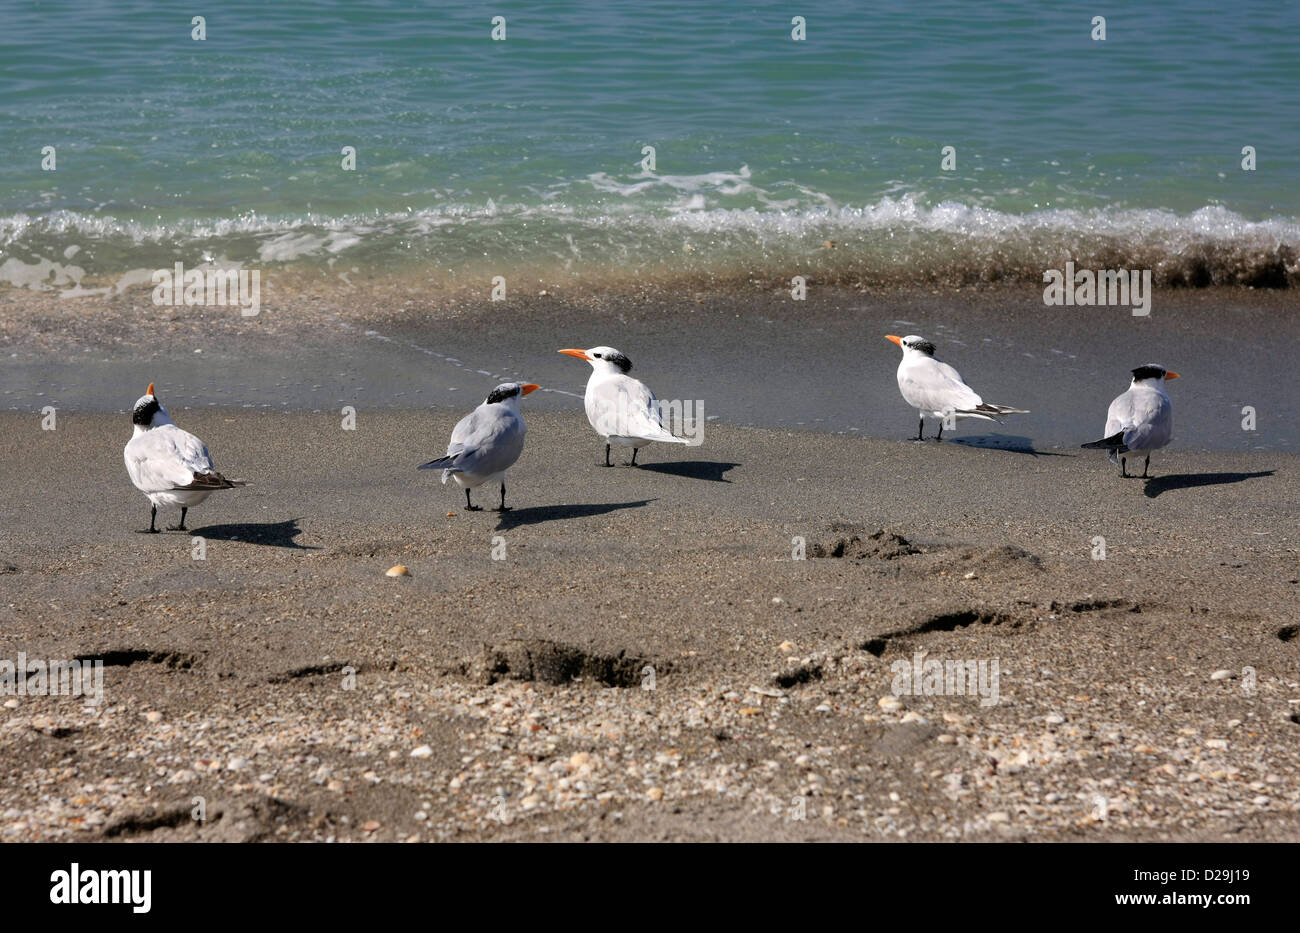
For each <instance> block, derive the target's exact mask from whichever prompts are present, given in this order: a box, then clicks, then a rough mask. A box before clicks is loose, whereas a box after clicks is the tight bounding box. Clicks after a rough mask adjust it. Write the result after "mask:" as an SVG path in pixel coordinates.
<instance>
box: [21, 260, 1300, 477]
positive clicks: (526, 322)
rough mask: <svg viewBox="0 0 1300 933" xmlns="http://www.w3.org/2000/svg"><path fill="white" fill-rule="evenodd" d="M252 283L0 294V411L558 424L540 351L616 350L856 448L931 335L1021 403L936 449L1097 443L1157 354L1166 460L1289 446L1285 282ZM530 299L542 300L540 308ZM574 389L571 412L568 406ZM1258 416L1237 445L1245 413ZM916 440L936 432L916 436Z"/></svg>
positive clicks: (572, 379) (731, 401) (565, 386)
mask: <svg viewBox="0 0 1300 933" xmlns="http://www.w3.org/2000/svg"><path fill="white" fill-rule="evenodd" d="M278 281H279V280H278V279H277V278H276V277H275V276H271V275H268V276H267V283H266V287H265V304H264V307H263V310H262V312H261V314H260V315H259V316H258V317H256V318H241V317H239V316H238V313H237V312H236V311H234V310H233V309H226V308H161V309H160V308H155V307H153V306H152V305H151V304H150V303H149V293H148V290H139V289H137V290H134V291H130V292H127V293H125V294H123V295H119V296H117V297H115V298H113V299H112V300H109V301H103V300H101V299H84V300H59V299H58V298H55V297H51V296H49V295H45V294H35V295H33V294H31V293H26V292H17V291H14V290H10V291H8V292H0V338H2V342H0V352H3V354H4V356H6V357H7V358H8V359H7V361H6V365H5V366H4V367H0V410H5V409H7V410H11V411H35V410H39V409H40V408H41V407H43V406H44V405H47V404H50V405H55V406H61V407H66V408H70V409H75V410H79V411H125V410H126V409H127V408H128V407H129V406H130V405H131V403H132V402H134V400H135V399H136V398H137V397H138V396H139V395H140V394H141V393H142V392H143V391H144V387H145V386H146V385H148V384H149V383H150V382H156V383H157V385H158V387H159V391H160V392H161V393H162V395H163V398H164V401H165V402H166V403H167V404H168V405H169V406H171V408H172V409H173V410H174V411H184V410H186V409H187V408H205V407H210V406H220V407H229V408H248V409H252V410H258V411H304V410H305V411H322V412H324V411H329V410H333V411H339V410H340V409H341V408H342V407H343V406H344V405H351V406H353V407H356V408H357V409H358V411H366V410H377V409H388V410H393V409H418V408H432V407H446V408H465V409H466V410H468V408H470V407H473V405H475V404H477V403H478V402H479V401H481V400H482V399H483V397H485V396H486V395H487V392H488V391H489V390H490V389H491V388H492V387H493V386H494V385H496V384H497V383H498V382H502V381H505V380H523V381H529V382H537V383H541V384H542V386H543V387H544V389H543V391H541V392H538V393H534V394H533V396H531V397H530V399H529V403H530V406H531V407H532V409H533V410H537V411H557V412H558V411H573V410H574V409H575V406H576V404H577V399H576V397H580V396H581V394H582V391H583V387H584V385H585V383H586V379H587V372H588V370H587V368H586V367H585V366H583V365H582V364H581V363H580V362H578V361H575V360H573V359H570V358H567V357H564V356H560V355H558V354H556V352H555V351H556V350H557V349H559V348H561V347H572V346H580V347H591V346H597V345H601V344H607V345H611V346H615V347H617V348H618V349H620V350H623V351H624V352H625V353H627V354H628V355H629V356H630V357H631V358H632V361H633V364H634V369H633V373H634V375H637V376H638V377H640V378H643V379H645V380H646V381H647V382H648V383H649V385H650V386H651V387H652V388H654V389H655V391H656V392H657V393H658V394H659V396H660V397H661V398H666V399H674V398H675V399H689V400H702V401H703V403H704V408H705V412H706V415H707V416H708V417H710V418H716V419H718V420H719V421H721V422H722V423H726V424H732V425H738V426H745V425H752V426H756V427H767V428H794V429H797V430H814V431H822V432H831V433H836V432H852V433H855V434H861V435H865V436H871V437H881V438H891V439H892V438H898V439H902V438H906V437H908V436H909V435H911V434H913V433H915V430H916V419H915V414H914V412H913V411H912V410H911V409H910V408H908V407H907V406H906V405H905V404H904V403H903V402H902V401H901V399H900V398H899V397H898V388H897V384H896V382H895V377H894V372H895V369H896V368H897V365H898V358H899V352H898V348H897V347H895V346H894V345H893V344H891V343H889V342H888V341H886V340H885V339H884V335H885V334H900V335H905V334H909V333H917V334H921V335H923V336H926V337H929V338H930V339H931V340H933V341H934V342H935V343H936V345H937V346H938V348H939V355H940V357H942V358H944V359H946V360H947V361H949V362H951V363H952V364H953V365H954V366H956V368H957V369H958V370H959V371H961V372H962V373H963V375H965V376H966V377H967V379H968V380H969V381H970V383H971V384H972V385H973V386H974V387H975V388H976V390H977V391H979V392H980V393H982V394H983V396H984V398H985V399H986V400H988V401H992V402H994V403H999V404H1008V405H1015V406H1017V407H1020V408H1027V409H1030V410H1031V411H1030V414H1028V415H1023V416H1015V417H1013V418H1008V419H1007V420H1006V422H1005V423H1003V424H993V423H990V422H963V423H961V424H960V425H959V427H958V430H957V431H956V432H955V434H954V433H953V432H947V433H946V435H945V436H946V437H950V438H952V439H954V440H961V441H962V442H964V443H974V444H980V445H984V446H997V447H1013V448H1035V447H1036V448H1040V449H1042V448H1049V449H1052V448H1058V449H1061V450H1074V449H1076V448H1077V445H1078V444H1080V443H1083V442H1085V441H1090V440H1094V439H1096V438H1097V437H1099V436H1100V434H1099V433H1098V432H1100V431H1101V429H1102V428H1103V427H1104V423H1105V412H1106V406H1107V405H1108V404H1109V402H1110V400H1111V399H1112V398H1114V397H1115V396H1116V395H1118V394H1119V393H1120V392H1122V391H1123V390H1124V389H1125V388H1126V387H1127V385H1128V378H1129V371H1130V370H1131V369H1132V368H1133V367H1134V366H1138V365H1141V364H1143V363H1146V362H1153V361H1154V362H1158V363H1162V364H1163V365H1165V366H1167V367H1169V368H1171V369H1174V370H1176V371H1177V372H1179V373H1182V374H1183V379H1182V380H1180V381H1179V382H1178V383H1176V384H1174V385H1172V386H1171V389H1170V391H1171V394H1172V397H1173V399H1174V403H1175V417H1176V444H1177V445H1178V446H1179V447H1180V448H1182V449H1185V450H1242V451H1245V450H1278V451H1286V450H1290V451H1300V393H1297V392H1295V391H1294V389H1293V386H1292V384H1291V383H1290V381H1289V380H1287V379H1284V378H1279V376H1280V375H1282V374H1286V373H1289V372H1291V370H1292V369H1294V366H1293V360H1292V359H1291V357H1290V353H1291V348H1292V347H1294V346H1296V345H1298V344H1300V315H1297V314H1296V313H1295V311H1296V308H1297V305H1296V300H1295V297H1294V293H1293V292H1291V291H1289V290H1285V289H1284V290H1277V291H1260V290H1249V289H1225V288H1212V289H1200V290H1194V289H1163V290H1157V292H1156V294H1155V298H1154V304H1153V307H1152V312H1151V315H1150V316H1149V317H1146V318H1140V317H1138V318H1135V317H1133V316H1132V314H1131V312H1130V311H1129V309H1126V308H1120V307H1114V308H1110V307H1108V308H1078V307H1075V308H1055V307H1052V308H1049V307H1045V306H1044V305H1043V303H1042V292H1041V289H1037V288H1025V287H1012V286H987V287H975V288H963V289H957V290H947V289H925V288H912V289H900V290H869V289H862V290H854V289H821V288H818V287H816V284H815V283H813V287H811V290H810V292H809V297H808V299H807V300H806V301H798V302H797V301H792V300H791V299H790V296H789V293H788V292H787V291H785V290H784V289H782V288H778V287H775V286H774V285H772V284H770V283H764V284H760V283H755V284H753V285H752V286H750V287H749V288H748V289H741V290H734V289H733V290H726V291H716V290H709V289H707V288H705V287H703V286H699V287H695V286H690V285H686V284H683V285H679V286H677V287H675V288H671V289H664V288H647V289H645V290H644V291H641V292H635V293H628V292H620V293H617V294H603V293H592V294H582V295H574V294H568V293H565V292H556V291H552V290H550V289H547V288H545V287H538V288H536V289H533V290H531V291H526V290H524V289H523V288H517V289H516V290H515V291H514V292H512V293H511V294H512V295H513V296H514V297H512V298H511V299H510V300H509V301H506V302H497V303H494V302H491V301H489V300H486V295H482V294H479V295H475V294H456V295H443V294H437V293H431V292H430V291H429V290H428V289H424V288H421V287H420V283H418V282H411V281H402V280H395V281H389V280H383V281H369V280H355V279H354V281H356V282H357V287H355V288H344V287H343V286H342V285H341V284H340V283H338V282H337V281H333V282H331V281H328V280H322V281H318V282H311V283H303V282H294V283H293V285H292V287H290V286H289V285H288V284H284V283H282V284H281V285H280V286H278V287H277V282H278ZM541 291H546V292H547V294H545V295H539V294H538V292H541ZM575 396H576V397H575ZM1246 406H1250V407H1251V408H1253V409H1254V410H1255V412H1256V428H1257V429H1256V430H1254V431H1243V430H1242V420H1243V414H1242V409H1243V408H1244V407H1246ZM931 430H933V427H932V428H931Z"/></svg>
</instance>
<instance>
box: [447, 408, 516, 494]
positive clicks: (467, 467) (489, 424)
mask: <svg viewBox="0 0 1300 933" xmlns="http://www.w3.org/2000/svg"><path fill="white" fill-rule="evenodd" d="M527 430H528V429H527V428H526V427H525V426H524V419H522V418H520V417H519V416H517V415H515V414H514V413H513V412H511V411H509V410H508V409H504V408H502V407H501V406H499V405H480V406H479V407H478V408H476V409H474V411H472V412H470V413H469V414H468V415H466V416H465V417H464V418H462V419H461V420H460V421H459V422H458V423H457V425H456V427H455V428H454V429H453V430H452V432H451V443H450V444H448V445H447V457H448V458H450V459H451V463H450V464H449V465H448V466H447V469H449V470H452V471H454V472H458V473H473V474H477V475H482V476H489V475H491V474H493V473H500V472H502V471H503V470H506V469H509V468H510V467H511V466H513V465H514V462H515V461H516V460H518V459H519V455H520V454H521V453H523V451H524V435H525V434H526V433H527Z"/></svg>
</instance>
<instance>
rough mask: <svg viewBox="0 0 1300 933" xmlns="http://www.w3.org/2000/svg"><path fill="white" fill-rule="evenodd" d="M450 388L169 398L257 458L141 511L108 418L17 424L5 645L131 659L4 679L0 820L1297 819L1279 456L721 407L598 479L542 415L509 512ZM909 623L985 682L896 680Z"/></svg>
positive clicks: (393, 823) (222, 828)
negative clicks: (460, 471)
mask: <svg viewBox="0 0 1300 933" xmlns="http://www.w3.org/2000/svg"><path fill="white" fill-rule="evenodd" d="M141 388H142V387H141ZM135 391H137V390H131V391H129V392H128V393H127V394H129V395H131V396H132V397H133V396H134V392H135ZM129 401H130V399H128V400H127V404H129ZM575 407H576V406H575ZM459 413H460V412H458V411H452V410H439V411H427V410H407V411H386V412H371V411H366V410H363V411H361V412H360V413H359V415H358V422H357V429H356V430H355V431H343V430H341V429H340V420H339V416H338V415H337V413H335V412H334V411H333V410H328V411H325V412H323V413H320V414H309V413H301V412H300V413H292V414H279V413H269V412H268V413H255V412H252V411H248V410H240V409H219V410H218V409H213V410H204V411H197V410H195V411H188V412H176V413H175V414H176V416H177V420H178V421H179V423H180V424H181V425H182V427H185V428H187V429H189V430H192V431H194V432H195V433H197V434H198V435H199V436H200V437H202V438H204V440H205V441H207V443H208V445H209V447H210V448H211V449H212V451H213V454H214V456H215V458H216V460H217V465H218V467H219V468H220V469H222V470H223V471H224V472H226V473H227V474H229V475H232V476H238V477H242V478H246V479H249V480H251V481H253V482H254V483H255V485H252V486H249V487H247V488H245V489H240V490H236V491H233V492H230V493H228V494H223V495H221V496H218V497H214V498H212V499H210V500H209V501H208V502H207V503H205V504H204V505H202V506H200V507H198V508H197V509H194V510H192V511H191V512H190V532H189V533H179V532H170V533H163V534H159V535H145V534H139V533H137V529H140V528H143V527H145V526H146V525H147V523H148V505H147V502H146V500H145V499H144V498H143V496H141V495H140V494H139V493H137V492H136V491H135V490H133V489H132V488H131V487H130V485H129V482H128V481H127V478H126V476H125V471H124V469H123V466H122V462H121V454H120V451H121V446H122V444H123V443H124V442H125V440H126V438H127V437H128V436H129V423H128V422H127V420H126V418H125V417H124V416H122V415H110V414H96V413H91V412H79V411H76V410H68V411H61V413H60V416H59V420H58V427H57V430H55V431H42V430H41V429H40V416H39V415H37V414H34V413H22V414H5V415H0V464H3V485H4V489H5V495H4V497H3V502H0V521H2V522H3V527H4V529H5V533H4V544H3V551H2V552H0V659H5V658H7V659H14V658H15V657H16V656H17V654H18V653H19V652H25V654H26V655H27V657H28V658H51V659H54V658H71V657H77V656H90V657H102V658H104V659H106V664H107V665H108V666H107V667H106V668H105V670H104V679H105V692H106V697H105V702H104V704H103V706H102V707H100V708H98V709H95V710H86V709H84V708H83V706H82V703H81V701H80V700H79V699H76V698H68V697H60V698H45V697H24V698H17V699H16V700H14V699H11V700H9V701H8V702H6V703H4V705H3V706H0V751H2V753H3V754H2V760H3V761H4V765H3V774H2V775H0V840H5V841H13V840H59V839H79V840H95V839H130V840H137V839H149V840H172V839H175V840H196V839H197V840H235V839H244V840H251V839H268V840H269V839H277V840H324V839H338V840H405V839H413V840H414V839H418V840H444V839H452V840H496V839H607V840H631V839H719V840H764V839H789V840H814V839H822V840H825V839H840V840H861V839H866V840H891V841H892V840H900V839H906V840H918V839H919V840H944V839H1029V840H1116V839H1126V840H1154V839H1172V840H1192V839H1201V840H1223V839H1232V840H1263V839H1271V840H1293V841H1294V840H1297V839H1300V813H1298V810H1297V807H1298V806H1300V742H1298V741H1297V738H1298V737H1300V670H1298V669H1297V668H1298V666H1297V660H1298V659H1300V638H1297V637H1296V633H1297V631H1298V627H1297V623H1298V622H1300V613H1298V612H1297V609H1296V599H1297V594H1298V593H1300V561H1298V560H1297V556H1298V550H1297V540H1296V529H1297V527H1300V525H1298V523H1297V508H1298V507H1297V503H1300V495H1298V493H1300V489H1298V488H1297V471H1296V466H1297V462H1296V458H1295V455H1293V454H1290V453H1285V452H1270V451H1263V452H1223V453H1214V452H1189V451H1186V450H1180V449H1178V448H1177V447H1175V448H1171V449H1169V450H1167V451H1164V452H1161V453H1159V454H1158V455H1157V456H1156V457H1155V458H1154V460H1153V463H1152V472H1153V474H1154V478H1153V479H1150V480H1147V481H1143V480H1140V479H1128V480H1121V479H1119V478H1118V477H1117V476H1116V475H1115V473H1114V472H1113V470H1112V469H1111V468H1110V467H1109V465H1108V464H1106V463H1105V461H1104V458H1103V457H1102V456H1100V455H1098V454H1095V452H1091V451H1069V450H1058V451H1039V452H1036V453H1035V452H1023V451H1011V450H993V449H979V448H973V447H969V446H962V445H958V444H947V443H945V444H935V443H932V442H922V443H914V442H908V441H903V440H880V439H868V438H857V437H850V436H835V435H830V434H819V433H811V432H788V431H771V430H763V429H757V428H739V427H730V426H727V425H725V424H722V423H711V424H710V425H709V427H708V431H707V434H706V439H705V445H704V446H703V447H702V448H682V449H678V448H672V449H669V448H664V447H657V448H650V449H648V450H647V451H644V452H643V454H642V458H643V465H642V468H639V469H633V468H628V467H624V466H618V467H615V468H612V469H605V468H603V467H600V466H599V465H598V464H599V462H600V459H601V455H602V453H603V451H602V449H601V446H600V444H599V441H598V439H597V438H596V437H595V435H594V434H593V433H592V432H591V431H590V429H589V427H588V426H587V425H586V423H585V420H584V419H583V417H582V415H581V414H580V413H579V412H578V411H576V410H571V411H564V412H561V411H554V412H548V411H543V412H538V411H536V410H532V411H530V410H529V409H528V408H527V403H525V414H526V415H527V417H528V420H529V427H530V434H529V443H528V448H527V450H526V451H525V454H524V456H523V459H522V460H521V461H520V463H519V464H518V465H517V467H516V468H515V470H514V471H513V472H512V474H511V476H510V480H511V482H510V501H511V502H512V503H513V505H514V506H515V510H514V511H512V512H509V513H507V514H505V515H498V514H495V513H492V512H477V513H467V512H465V511H464V510H463V509H462V507H461V506H462V499H461V496H460V495H459V494H458V493H457V492H456V491H455V490H454V489H449V488H445V487H442V486H439V485H437V483H436V477H431V476H430V475H429V474H427V473H417V472H416V471H415V470H414V466H415V464H417V463H418V462H420V461H421V460H424V459H427V458H428V457H429V456H430V455H432V454H435V453H437V452H438V450H437V449H436V444H437V440H436V439H441V438H444V437H445V436H446V433H447V431H448V430H449V429H450V426H451V425H452V424H453V423H454V420H455V418H456V417H457V416H458V415H459ZM449 512H450V513H454V514H452V515H448V514H447V513H449ZM160 518H162V519H164V520H165V521H166V522H167V523H169V524H170V523H173V522H174V521H175V520H176V515H175V514H174V513H172V514H167V515H164V516H160ZM880 531H883V532H884V534H877V532H880ZM194 536H201V537H202V538H204V539H205V542H206V559H205V560H201V561H200V560H195V559H193V546H194V541H193V538H194ZM1096 536H1103V537H1104V538H1105V543H1106V559H1105V560H1094V559H1093V557H1092V554H1093V551H1094V547H1095V545H1094V543H1093V539H1094V537H1096ZM796 537H802V538H804V539H805V541H806V545H807V554H808V558H807V559H805V560H795V559H792V550H793V546H792V541H793V539H794V538H796ZM855 538H856V539H857V540H854V539H855ZM494 539H495V540H494ZM900 539H901V540H900ZM494 546H496V547H497V549H498V553H500V548H501V546H504V557H505V559H504V560H494V559H493V549H494ZM836 553H838V554H840V555H841V556H823V557H817V556H814V555H816V554H826V555H832V554H836ZM398 563H401V564H404V565H406V566H407V567H408V568H409V569H410V576H408V577H403V578H389V577H386V576H385V571H386V570H387V569H388V568H389V567H391V566H393V565H394V564H398ZM916 652H926V653H927V654H928V656H929V657H930V658H932V659H940V660H962V661H966V660H985V661H992V660H996V661H998V663H999V670H1000V680H999V694H1000V696H999V702H998V703H997V704H996V705H991V706H984V705H981V704H980V702H979V700H980V698H979V697H978V696H924V695H921V696H913V695H905V696H901V697H898V698H897V700H896V701H895V699H894V698H893V696H892V693H891V683H892V681H893V678H894V675H893V673H892V672H891V668H890V665H891V664H892V663H893V662H895V661H898V660H907V661H911V660H912V659H913V658H914V655H915V653H916ZM348 669H355V671H356V673H355V682H354V683H353V680H352V678H351V676H350V675H349V673H348ZM1252 671H1253V675H1252ZM349 688H351V689H349ZM882 700H883V701H884V702H883V704H882V702H881V701H882ZM196 798H201V799H202V802H203V805H204V807H205V808H206V809H205V813H204V815H205V817H206V819H205V820H203V821H196V820H194V819H193V818H192V816H193V813H194V809H195V807H196Z"/></svg>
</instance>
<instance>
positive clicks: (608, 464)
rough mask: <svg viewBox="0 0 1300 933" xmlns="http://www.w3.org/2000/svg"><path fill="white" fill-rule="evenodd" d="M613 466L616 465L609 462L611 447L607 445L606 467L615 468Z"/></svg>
mask: <svg viewBox="0 0 1300 933" xmlns="http://www.w3.org/2000/svg"><path fill="white" fill-rule="evenodd" d="M613 465H614V464H612V463H610V462H609V445H608V444H606V445H605V466H613Z"/></svg>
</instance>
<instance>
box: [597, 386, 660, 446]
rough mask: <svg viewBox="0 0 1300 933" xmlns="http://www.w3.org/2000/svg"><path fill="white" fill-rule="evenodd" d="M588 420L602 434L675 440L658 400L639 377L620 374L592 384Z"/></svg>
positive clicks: (606, 435) (653, 439) (655, 439)
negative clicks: (664, 422) (666, 425)
mask: <svg viewBox="0 0 1300 933" xmlns="http://www.w3.org/2000/svg"><path fill="white" fill-rule="evenodd" d="M587 419H588V420H589V421H590V422H591V424H592V427H594V428H595V429H596V430H597V431H598V432H599V433H600V434H602V435H604V436H605V437H636V438H644V439H645V440H652V441H676V440H680V438H677V437H674V436H673V435H672V434H671V433H670V432H669V431H668V430H667V429H666V428H665V427H664V425H663V414H662V412H660V410H659V400H658V399H656V398H655V394H654V393H653V392H651V391H650V387H649V386H648V385H646V384H645V383H644V382H642V381H641V380H639V379H633V378H632V377H631V376H625V375H622V374H619V375H616V376H612V377H610V378H609V379H605V380H602V381H601V382H598V383H597V384H596V385H594V386H591V387H590V388H589V389H588V391H587Z"/></svg>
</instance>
